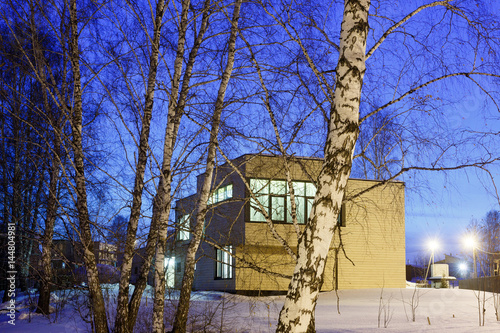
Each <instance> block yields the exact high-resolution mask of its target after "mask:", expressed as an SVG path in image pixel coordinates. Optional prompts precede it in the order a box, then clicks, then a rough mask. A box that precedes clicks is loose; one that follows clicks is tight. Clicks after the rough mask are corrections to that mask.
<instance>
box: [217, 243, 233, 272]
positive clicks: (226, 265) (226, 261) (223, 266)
mask: <svg viewBox="0 0 500 333" xmlns="http://www.w3.org/2000/svg"><path fill="white" fill-rule="evenodd" d="M232 248H233V247H232V246H231V245H229V246H226V247H224V251H223V250H220V249H216V252H217V253H216V257H217V265H216V266H217V267H216V273H215V278H216V279H232V278H233V268H232V266H233V256H231V254H230V253H232Z"/></svg>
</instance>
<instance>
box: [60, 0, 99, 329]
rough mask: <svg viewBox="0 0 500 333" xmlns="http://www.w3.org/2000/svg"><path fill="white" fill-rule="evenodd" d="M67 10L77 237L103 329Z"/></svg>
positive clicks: (74, 26) (74, 42)
mask: <svg viewBox="0 0 500 333" xmlns="http://www.w3.org/2000/svg"><path fill="white" fill-rule="evenodd" d="M69 14H70V19H69V21H70V40H69V41H68V42H69V46H70V52H71V56H70V60H71V69H72V71H73V82H74V90H73V97H74V101H73V108H72V110H71V116H72V117H71V132H72V136H73V139H72V148H73V163H74V168H75V187H76V194H77V202H76V208H77V211H78V222H79V226H80V240H81V242H82V245H83V261H84V263H85V268H86V269H87V279H88V287H89V293H90V302H91V305H92V311H93V316H94V330H95V332H96V333H107V332H108V331H109V330H108V322H107V319H106V309H105V306H104V297H103V295H102V290H101V286H100V284H99V276H98V271H97V264H96V259H95V255H94V244H93V241H92V235H91V232H90V219H89V211H88V206H87V188H86V184H85V181H86V179H85V168H84V164H83V161H84V153H83V145H82V126H83V124H82V120H83V119H82V113H83V112H82V110H83V103H82V85H81V74H80V55H79V43H78V36H79V31H78V20H77V7H76V0H71V1H70V4H69Z"/></svg>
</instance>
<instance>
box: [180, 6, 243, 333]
mask: <svg viewBox="0 0 500 333" xmlns="http://www.w3.org/2000/svg"><path fill="white" fill-rule="evenodd" d="M241 3H242V1H241V0H237V1H236V2H235V4H234V9H233V16H232V19H231V20H230V22H231V33H230V35H229V40H228V47H227V49H228V56H227V62H226V66H225V69H224V72H223V73H222V80H221V83H220V86H219V90H218V93H217V98H216V101H215V103H214V104H215V105H214V111H213V115H212V120H211V126H212V127H211V129H210V139H209V145H208V154H207V162H206V166H205V174H204V178H203V185H202V188H201V193H200V195H199V198H198V199H197V202H196V209H197V212H196V224H195V226H194V232H193V236H192V237H191V240H190V241H189V245H188V248H187V252H186V259H185V266H184V275H183V277H182V286H181V294H180V297H179V303H178V305H177V310H176V313H175V319H174V325H173V326H174V327H173V332H186V323H187V318H188V312H189V302H190V298H191V288H192V286H193V280H194V266H195V264H196V252H197V251H198V248H199V246H200V242H201V238H202V234H203V229H204V226H205V217H206V214H207V207H208V204H207V203H208V200H209V198H210V194H211V186H212V183H213V182H212V181H213V174H214V169H215V161H216V153H217V146H218V139H217V137H218V134H219V128H220V122H221V115H222V111H223V109H224V96H225V94H226V89H227V86H228V84H229V80H230V78H231V73H232V70H233V65H234V58H235V53H236V37H237V34H238V19H239V16H240V8H241ZM228 19H229V18H228Z"/></svg>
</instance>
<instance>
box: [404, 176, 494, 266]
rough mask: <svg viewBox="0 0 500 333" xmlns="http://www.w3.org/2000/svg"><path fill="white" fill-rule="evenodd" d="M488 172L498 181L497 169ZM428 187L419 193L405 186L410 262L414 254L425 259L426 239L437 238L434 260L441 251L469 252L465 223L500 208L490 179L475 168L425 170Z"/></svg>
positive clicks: (407, 241)
mask: <svg viewBox="0 0 500 333" xmlns="http://www.w3.org/2000/svg"><path fill="white" fill-rule="evenodd" d="M491 175H492V176H493V177H494V179H495V180H496V181H498V180H500V170H499V169H498V168H494V169H492V173H491ZM424 176H427V177H429V178H428V180H429V186H430V188H429V189H428V190H424V191H422V192H421V193H417V192H416V191H413V190H412V189H411V188H407V192H406V257H407V262H408V261H410V263H413V262H414V260H415V257H417V256H422V255H423V256H425V257H427V258H428V256H429V254H430V251H429V249H428V242H429V240H431V239H435V240H437V241H438V243H439V244H440V245H439V249H438V250H437V252H436V259H438V258H439V259H441V258H444V255H443V254H444V253H446V254H452V255H454V256H455V255H457V256H458V257H461V256H463V255H464V254H468V252H470V251H468V250H467V249H466V248H464V245H463V238H464V235H465V234H466V228H467V225H468V224H469V223H470V222H471V220H472V219H476V220H480V219H482V218H483V217H484V216H485V215H486V213H487V212H488V211H490V210H492V209H495V210H499V209H500V207H499V202H498V200H497V198H496V196H495V194H494V191H495V189H494V187H493V186H492V184H491V180H488V179H486V177H485V174H481V173H478V172H477V171H476V170H468V171H467V172H465V171H457V172H453V173H448V174H444V173H426V174H424Z"/></svg>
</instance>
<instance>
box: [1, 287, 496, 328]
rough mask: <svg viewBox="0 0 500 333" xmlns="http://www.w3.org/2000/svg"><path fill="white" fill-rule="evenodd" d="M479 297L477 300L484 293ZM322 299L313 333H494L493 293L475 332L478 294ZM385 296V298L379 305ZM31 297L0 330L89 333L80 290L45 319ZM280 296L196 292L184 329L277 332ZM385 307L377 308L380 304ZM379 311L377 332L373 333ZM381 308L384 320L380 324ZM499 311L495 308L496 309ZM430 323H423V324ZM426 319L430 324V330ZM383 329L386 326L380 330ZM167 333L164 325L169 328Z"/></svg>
mask: <svg viewBox="0 0 500 333" xmlns="http://www.w3.org/2000/svg"><path fill="white" fill-rule="evenodd" d="M103 290H104V291H105V295H106V296H105V298H106V299H107V301H108V313H114V306H115V304H116V302H115V297H116V294H117V290H118V287H117V285H103ZM414 293H415V295H417V294H418V297H417V299H418V300H419V305H418V308H417V309H416V318H415V322H412V318H411V317H412V316H411V306H410V302H411V298H412V296H413V295H414ZM481 295H482V294H481ZM178 296H179V293H178V291H173V292H171V293H168V294H167V299H166V314H165V320H166V324H167V326H168V325H170V324H171V321H172V320H173V313H174V311H175V306H176V302H177V300H178ZM338 296H339V299H340V300H339V310H340V314H339V313H338V312H337V297H336V294H335V292H324V293H321V294H320V297H319V300H318V304H317V307H316V330H317V332H324V333H327V332H346V333H347V332H349V333H351V332H373V331H374V330H383V331H384V332H499V330H500V321H496V317H495V309H494V306H493V299H492V294H491V293H485V296H486V306H485V308H486V312H485V326H483V327H479V326H478V323H479V319H478V301H477V297H476V296H477V294H476V293H475V292H474V291H471V290H460V289H415V285H414V284H411V283H409V284H408V288H406V289H362V290H342V291H339V293H338ZM381 297H382V300H381V299H380V298H381ZM35 298H36V295H34V294H33V293H30V294H24V295H23V296H21V297H19V298H18V299H17V305H16V308H17V311H18V312H17V315H16V321H15V323H16V325H15V326H12V325H10V324H8V323H7V320H8V319H9V318H8V317H7V316H6V310H5V309H6V307H7V305H8V304H7V303H4V304H2V305H0V332H6V333H9V332H40V333H45V332H47V333H59V332H72V333H78V332H90V329H89V326H88V324H87V323H85V322H84V320H83V319H82V318H81V316H80V314H79V312H78V311H77V309H80V310H82V309H84V306H83V305H84V302H83V301H84V300H85V297H84V293H83V291H79V290H76V291H75V290H65V291H58V292H55V293H54V294H53V297H52V306H53V307H54V313H52V314H51V316H50V318H47V317H44V316H42V315H39V314H34V313H30V312H29V308H30V305H31V304H32V302H31V300H34V299H35ZM151 300H152V298H151V291H150V290H146V292H145V293H144V297H143V305H142V307H141V310H140V313H139V316H138V325H136V332H140V333H142V332H148V331H149V325H150V322H151V320H150V315H151V309H152V302H151ZM283 301H284V296H269V297H247V296H240V295H232V294H227V293H222V292H213V291H205V292H194V293H193V295H192V307H191V310H190V320H189V322H188V329H189V330H190V331H200V330H202V329H203V327H206V328H208V329H207V331H217V332H219V331H220V328H221V326H222V329H223V331H224V332H248V333H250V332H251V333H253V332H274V329H275V325H276V322H277V318H278V314H279V311H280V309H281V307H282V305H283ZM380 304H382V306H380ZM379 309H380V310H381V315H380V327H381V328H378V321H379V320H378V317H379ZM384 309H385V314H386V318H388V320H386V321H385V325H384ZM499 310H500V309H499ZM427 318H428V319H427ZM429 321H430V325H429ZM384 326H387V328H384ZM167 328H168V327H167Z"/></svg>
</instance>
